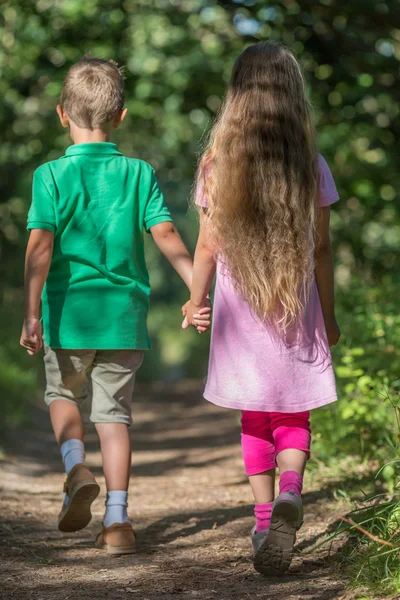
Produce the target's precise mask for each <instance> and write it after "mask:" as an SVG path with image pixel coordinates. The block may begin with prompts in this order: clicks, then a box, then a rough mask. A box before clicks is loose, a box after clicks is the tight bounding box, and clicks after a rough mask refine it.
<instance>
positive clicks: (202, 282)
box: [183, 215, 216, 330]
mask: <svg viewBox="0 0 400 600" xmlns="http://www.w3.org/2000/svg"><path fill="white" fill-rule="evenodd" d="M215 251H216V248H215V246H214V245H213V243H212V242H211V240H210V235H209V231H208V227H207V217H206V216H205V215H202V216H201V218H200V232H199V238H198V240H197V245H196V252H195V255H194V265H193V283H192V293H191V296H190V302H188V303H187V304H186V305H185V306H184V309H183V312H184V315H185V317H186V319H185V321H184V325H183V327H186V326H187V325H188V324H189V325H193V326H194V327H198V325H199V324H200V323H199V316H200V315H201V314H202V309H204V307H206V306H208V305H209V300H208V293H209V291H210V287H211V284H212V282H213V279H214V275H215V270H216V259H215ZM198 330H199V327H198Z"/></svg>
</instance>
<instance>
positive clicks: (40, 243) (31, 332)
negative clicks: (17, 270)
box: [20, 229, 54, 354]
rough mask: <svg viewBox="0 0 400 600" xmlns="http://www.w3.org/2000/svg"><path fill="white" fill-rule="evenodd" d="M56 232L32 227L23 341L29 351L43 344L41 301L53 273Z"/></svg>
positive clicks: (26, 277) (26, 259) (34, 352)
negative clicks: (52, 261)
mask: <svg viewBox="0 0 400 600" xmlns="http://www.w3.org/2000/svg"><path fill="white" fill-rule="evenodd" d="M53 245H54V234H53V233H52V232H51V231H47V230H46V229H32V231H31V234H30V236H29V242H28V246H27V249H26V258H25V318H24V325H23V328H22V334H21V340H20V344H21V346H23V347H24V348H25V349H26V350H27V352H28V354H36V353H37V352H39V350H40V348H41V347H42V325H41V323H40V303H41V298H42V292H43V287H44V284H45V283H46V279H47V275H48V274H49V269H50V263H51V257H52V254H53Z"/></svg>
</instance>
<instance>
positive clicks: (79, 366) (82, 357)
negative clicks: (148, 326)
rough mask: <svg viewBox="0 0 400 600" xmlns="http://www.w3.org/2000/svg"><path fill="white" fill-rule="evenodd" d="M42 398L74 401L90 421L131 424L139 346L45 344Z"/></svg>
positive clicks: (139, 357) (141, 355)
mask: <svg viewBox="0 0 400 600" xmlns="http://www.w3.org/2000/svg"><path fill="white" fill-rule="evenodd" d="M44 350H45V353H44V364H45V371H46V391H45V402H46V404H47V405H48V406H49V405H50V404H51V403H52V402H54V400H68V401H69V402H73V403H74V404H76V405H77V406H79V408H80V409H81V411H82V412H83V413H85V412H87V408H88V405H90V404H91V409H90V420H91V421H92V423H126V424H127V425H130V424H131V422H132V417H131V402H132V396H133V388H134V384H135V376H136V372H137V370H138V369H139V368H140V366H141V364H142V362H143V355H144V352H143V351H142V350H64V349H60V348H49V347H48V346H45V349H44Z"/></svg>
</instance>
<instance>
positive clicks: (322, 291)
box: [314, 206, 340, 346]
mask: <svg viewBox="0 0 400 600" xmlns="http://www.w3.org/2000/svg"><path fill="white" fill-rule="evenodd" d="M329 220H330V208H329V206H326V207H320V208H319V209H318V213H317V231H316V233H317V235H316V242H315V251H314V257H315V280H316V283H317V288H318V294H319V299H320V302H321V308H322V314H323V316H324V322H325V328H326V333H327V336H328V341H329V345H330V346H334V345H335V344H337V343H338V341H339V338H340V328H339V325H338V323H337V321H336V317H335V293H334V268H333V252H332V246H331V240H330V236H329Z"/></svg>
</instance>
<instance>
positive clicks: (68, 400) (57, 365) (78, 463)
mask: <svg viewBox="0 0 400 600" xmlns="http://www.w3.org/2000/svg"><path fill="white" fill-rule="evenodd" d="M93 357H94V352H90V351H78V350H75V351H74V350H60V349H52V348H49V347H47V346H46V347H45V357H44V362H45V370H46V381H47V385H46V395H45V399H46V403H47V404H48V406H49V409H50V418H51V422H52V425H53V430H54V434H55V436H56V439H57V442H58V444H59V446H60V450H61V454H62V458H63V461H64V465H65V470H66V473H67V481H66V483H65V486H64V491H65V492H66V494H65V498H64V503H63V507H62V510H61V512H60V515H59V523H58V526H59V529H61V531H77V530H78V529H82V528H83V527H85V526H86V525H87V524H88V523H89V521H90V520H91V512H90V505H91V503H92V502H93V500H94V499H95V498H96V497H97V495H98V493H99V491H100V488H99V486H98V485H97V483H96V481H95V479H94V477H93V475H92V474H91V473H90V471H89V469H88V468H87V467H86V465H85V451H84V445H83V436H84V428H83V422H82V417H81V414H80V410H79V406H78V404H81V403H82V402H83V401H85V400H86V397H87V393H86V384H87V377H86V373H87V370H88V369H89V368H90V367H91V364H92V361H93Z"/></svg>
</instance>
